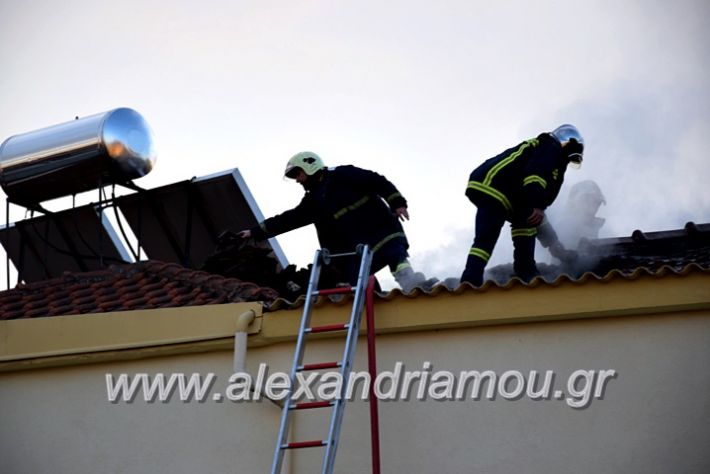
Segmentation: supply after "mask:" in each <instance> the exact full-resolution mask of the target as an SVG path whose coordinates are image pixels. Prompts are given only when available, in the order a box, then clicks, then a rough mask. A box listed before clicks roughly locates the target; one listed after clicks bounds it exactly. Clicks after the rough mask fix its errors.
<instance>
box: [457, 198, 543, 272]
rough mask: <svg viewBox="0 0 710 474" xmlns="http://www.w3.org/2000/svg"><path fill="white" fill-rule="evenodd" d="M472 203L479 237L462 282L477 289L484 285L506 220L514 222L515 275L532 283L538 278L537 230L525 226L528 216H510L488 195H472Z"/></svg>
mask: <svg viewBox="0 0 710 474" xmlns="http://www.w3.org/2000/svg"><path fill="white" fill-rule="evenodd" d="M469 199H471V201H472V202H473V203H474V204H475V205H476V207H477V211H476V236H475V238H474V240H473V245H472V246H471V249H470V251H469V253H468V258H467V259H466V268H465V269H464V271H463V274H462V275H461V282H462V283H463V282H469V283H471V284H473V285H475V286H481V285H482V284H483V271H484V269H485V268H486V265H487V264H488V260H489V259H490V258H491V253H493V249H494V247H495V245H496V242H497V241H498V238H499V236H500V231H501V229H502V228H503V225H504V224H505V222H506V221H507V220H510V221H511V226H510V227H511V228H510V230H511V237H512V239H513V249H514V250H513V269H514V270H515V274H516V275H517V276H518V277H520V278H521V279H523V280H524V281H529V280H531V279H532V278H533V277H535V276H536V275H538V274H539V273H538V270H537V266H536V265H535V236H536V235H537V228H536V227H531V226H530V225H529V224H527V223H526V218H527V216H523V215H516V214H515V213H513V214H512V215H511V214H510V213H508V212H507V211H506V209H505V208H504V207H503V205H502V204H501V203H500V202H498V201H497V200H495V199H493V198H491V197H489V196H487V195H482V194H480V193H471V194H470V195H469Z"/></svg>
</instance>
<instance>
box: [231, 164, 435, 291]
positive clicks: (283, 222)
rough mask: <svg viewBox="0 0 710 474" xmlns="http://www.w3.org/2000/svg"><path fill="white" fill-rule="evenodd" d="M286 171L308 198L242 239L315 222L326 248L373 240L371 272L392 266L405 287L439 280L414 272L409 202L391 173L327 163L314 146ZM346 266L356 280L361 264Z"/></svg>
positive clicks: (344, 247)
mask: <svg viewBox="0 0 710 474" xmlns="http://www.w3.org/2000/svg"><path fill="white" fill-rule="evenodd" d="M284 174H285V176H286V177H287V178H291V179H293V180H295V181H297V182H298V183H300V184H301V185H302V186H303V188H304V189H305V191H306V193H305V195H304V196H303V199H301V202H300V203H299V204H298V205H297V206H296V207H294V208H293V209H290V210H288V211H285V212H283V213H281V214H279V215H277V216H274V217H271V218H269V219H266V220H265V221H264V222H262V223H260V224H259V225H258V226H255V227H253V228H251V229H249V230H245V231H242V232H241V233H240V235H241V236H242V237H243V238H249V237H253V238H256V239H258V240H261V239H266V238H269V237H274V236H276V235H279V234H283V233H284V232H288V231H290V230H293V229H297V228H299V227H303V226H306V225H309V224H314V225H315V227H316V231H317V233H318V240H319V241H320V245H321V247H323V248H327V249H328V250H329V251H330V252H332V253H344V252H352V251H354V250H355V248H356V247H357V245H358V244H367V245H369V247H370V248H371V249H372V251H373V260H372V267H371V273H373V274H374V273H376V272H377V271H379V270H380V269H382V268H384V267H385V266H389V268H390V270H391V272H392V275H393V276H394V279H395V281H396V282H397V283H398V284H399V285H400V287H401V288H402V290H403V291H405V292H407V291H410V290H412V289H413V288H415V287H417V286H421V287H423V288H425V289H429V288H431V287H432V286H433V285H434V284H435V283H436V282H437V281H438V280H436V279H429V280H427V279H426V278H425V277H424V275H423V274H422V273H421V272H414V271H413V270H412V267H411V265H410V263H409V261H408V260H407V257H408V253H407V249H408V247H409V243H408V242H407V237H406V235H405V234H404V229H403V228H402V224H400V222H399V220H405V219H409V213H408V211H407V201H406V200H405V199H404V197H403V196H402V195H401V194H400V193H399V191H398V190H397V188H396V187H395V186H394V185H393V184H392V183H391V182H390V181H389V180H387V178H385V177H384V176H382V175H380V174H378V173H375V172H374V171H369V170H365V169H362V168H358V167H356V166H350V165H347V166H337V167H335V168H327V167H326V166H325V164H324V163H323V160H322V159H321V158H320V157H319V156H318V155H317V154H315V153H313V152H310V151H304V152H300V153H297V154H296V155H294V156H293V157H291V159H290V160H289V161H288V163H287V165H286V171H285V173H284ZM351 263H352V262H351ZM341 270H342V272H343V273H344V274H345V276H346V279H347V280H349V282H350V283H351V284H354V283H355V282H356V280H357V266H356V265H352V264H350V265H348V268H344V269H341Z"/></svg>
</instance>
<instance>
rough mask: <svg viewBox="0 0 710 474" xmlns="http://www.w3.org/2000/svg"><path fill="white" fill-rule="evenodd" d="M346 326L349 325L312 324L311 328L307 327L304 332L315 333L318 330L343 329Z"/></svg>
mask: <svg viewBox="0 0 710 474" xmlns="http://www.w3.org/2000/svg"><path fill="white" fill-rule="evenodd" d="M348 327H350V325H349V324H347V323H341V324H330V325H328V326H313V327H312V328H307V329H306V332H309V333H312V334H316V333H319V332H332V331H343V330H345V329H347V328H348Z"/></svg>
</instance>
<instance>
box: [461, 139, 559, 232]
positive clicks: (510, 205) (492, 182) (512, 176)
mask: <svg viewBox="0 0 710 474" xmlns="http://www.w3.org/2000/svg"><path fill="white" fill-rule="evenodd" d="M567 164H568V159H567V156H566V155H565V153H564V152H563V151H562V146H561V145H560V143H559V142H558V141H557V139H555V138H554V137H553V136H552V135H550V134H549V133H543V134H541V135H539V136H538V137H537V138H532V139H530V140H527V141H524V142H523V143H521V144H519V145H517V146H515V147H513V148H510V149H508V150H506V151H504V152H503V153H501V154H500V155H498V156H495V157H493V158H490V159H488V160H486V161H485V162H483V164H481V166H479V167H478V168H476V169H475V170H473V173H471V176H470V178H469V182H468V187H467V189H466V196H468V198H469V199H470V200H471V201H472V202H474V203H477V201H478V199H477V198H478V197H480V196H481V195H485V196H489V197H492V198H493V199H495V200H496V201H498V202H499V203H500V204H501V205H502V206H503V208H504V209H505V212H506V214H507V218H508V220H513V219H515V218H516V217H518V218H519V217H520V216H524V217H525V216H528V215H530V213H531V212H532V210H533V208H537V209H542V210H544V209H546V208H547V207H548V206H549V205H550V204H552V202H553V201H554V200H555V199H556V198H557V195H558V194H559V192H560V188H561V187H562V181H563V180H564V176H565V170H566V169H567Z"/></svg>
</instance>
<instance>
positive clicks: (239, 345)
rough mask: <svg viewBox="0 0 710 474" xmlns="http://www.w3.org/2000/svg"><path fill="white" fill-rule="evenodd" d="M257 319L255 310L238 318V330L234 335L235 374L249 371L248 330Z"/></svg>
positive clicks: (246, 312)
mask: <svg viewBox="0 0 710 474" xmlns="http://www.w3.org/2000/svg"><path fill="white" fill-rule="evenodd" d="M254 318H256V313H255V312H254V310H253V309H250V310H249V311H245V312H244V313H242V314H240V315H239V317H238V318H237V330H236V332H235V333H234V373H236V372H246V371H247V330H248V328H249V325H250V324H251V323H252V322H253V321H254Z"/></svg>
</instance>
